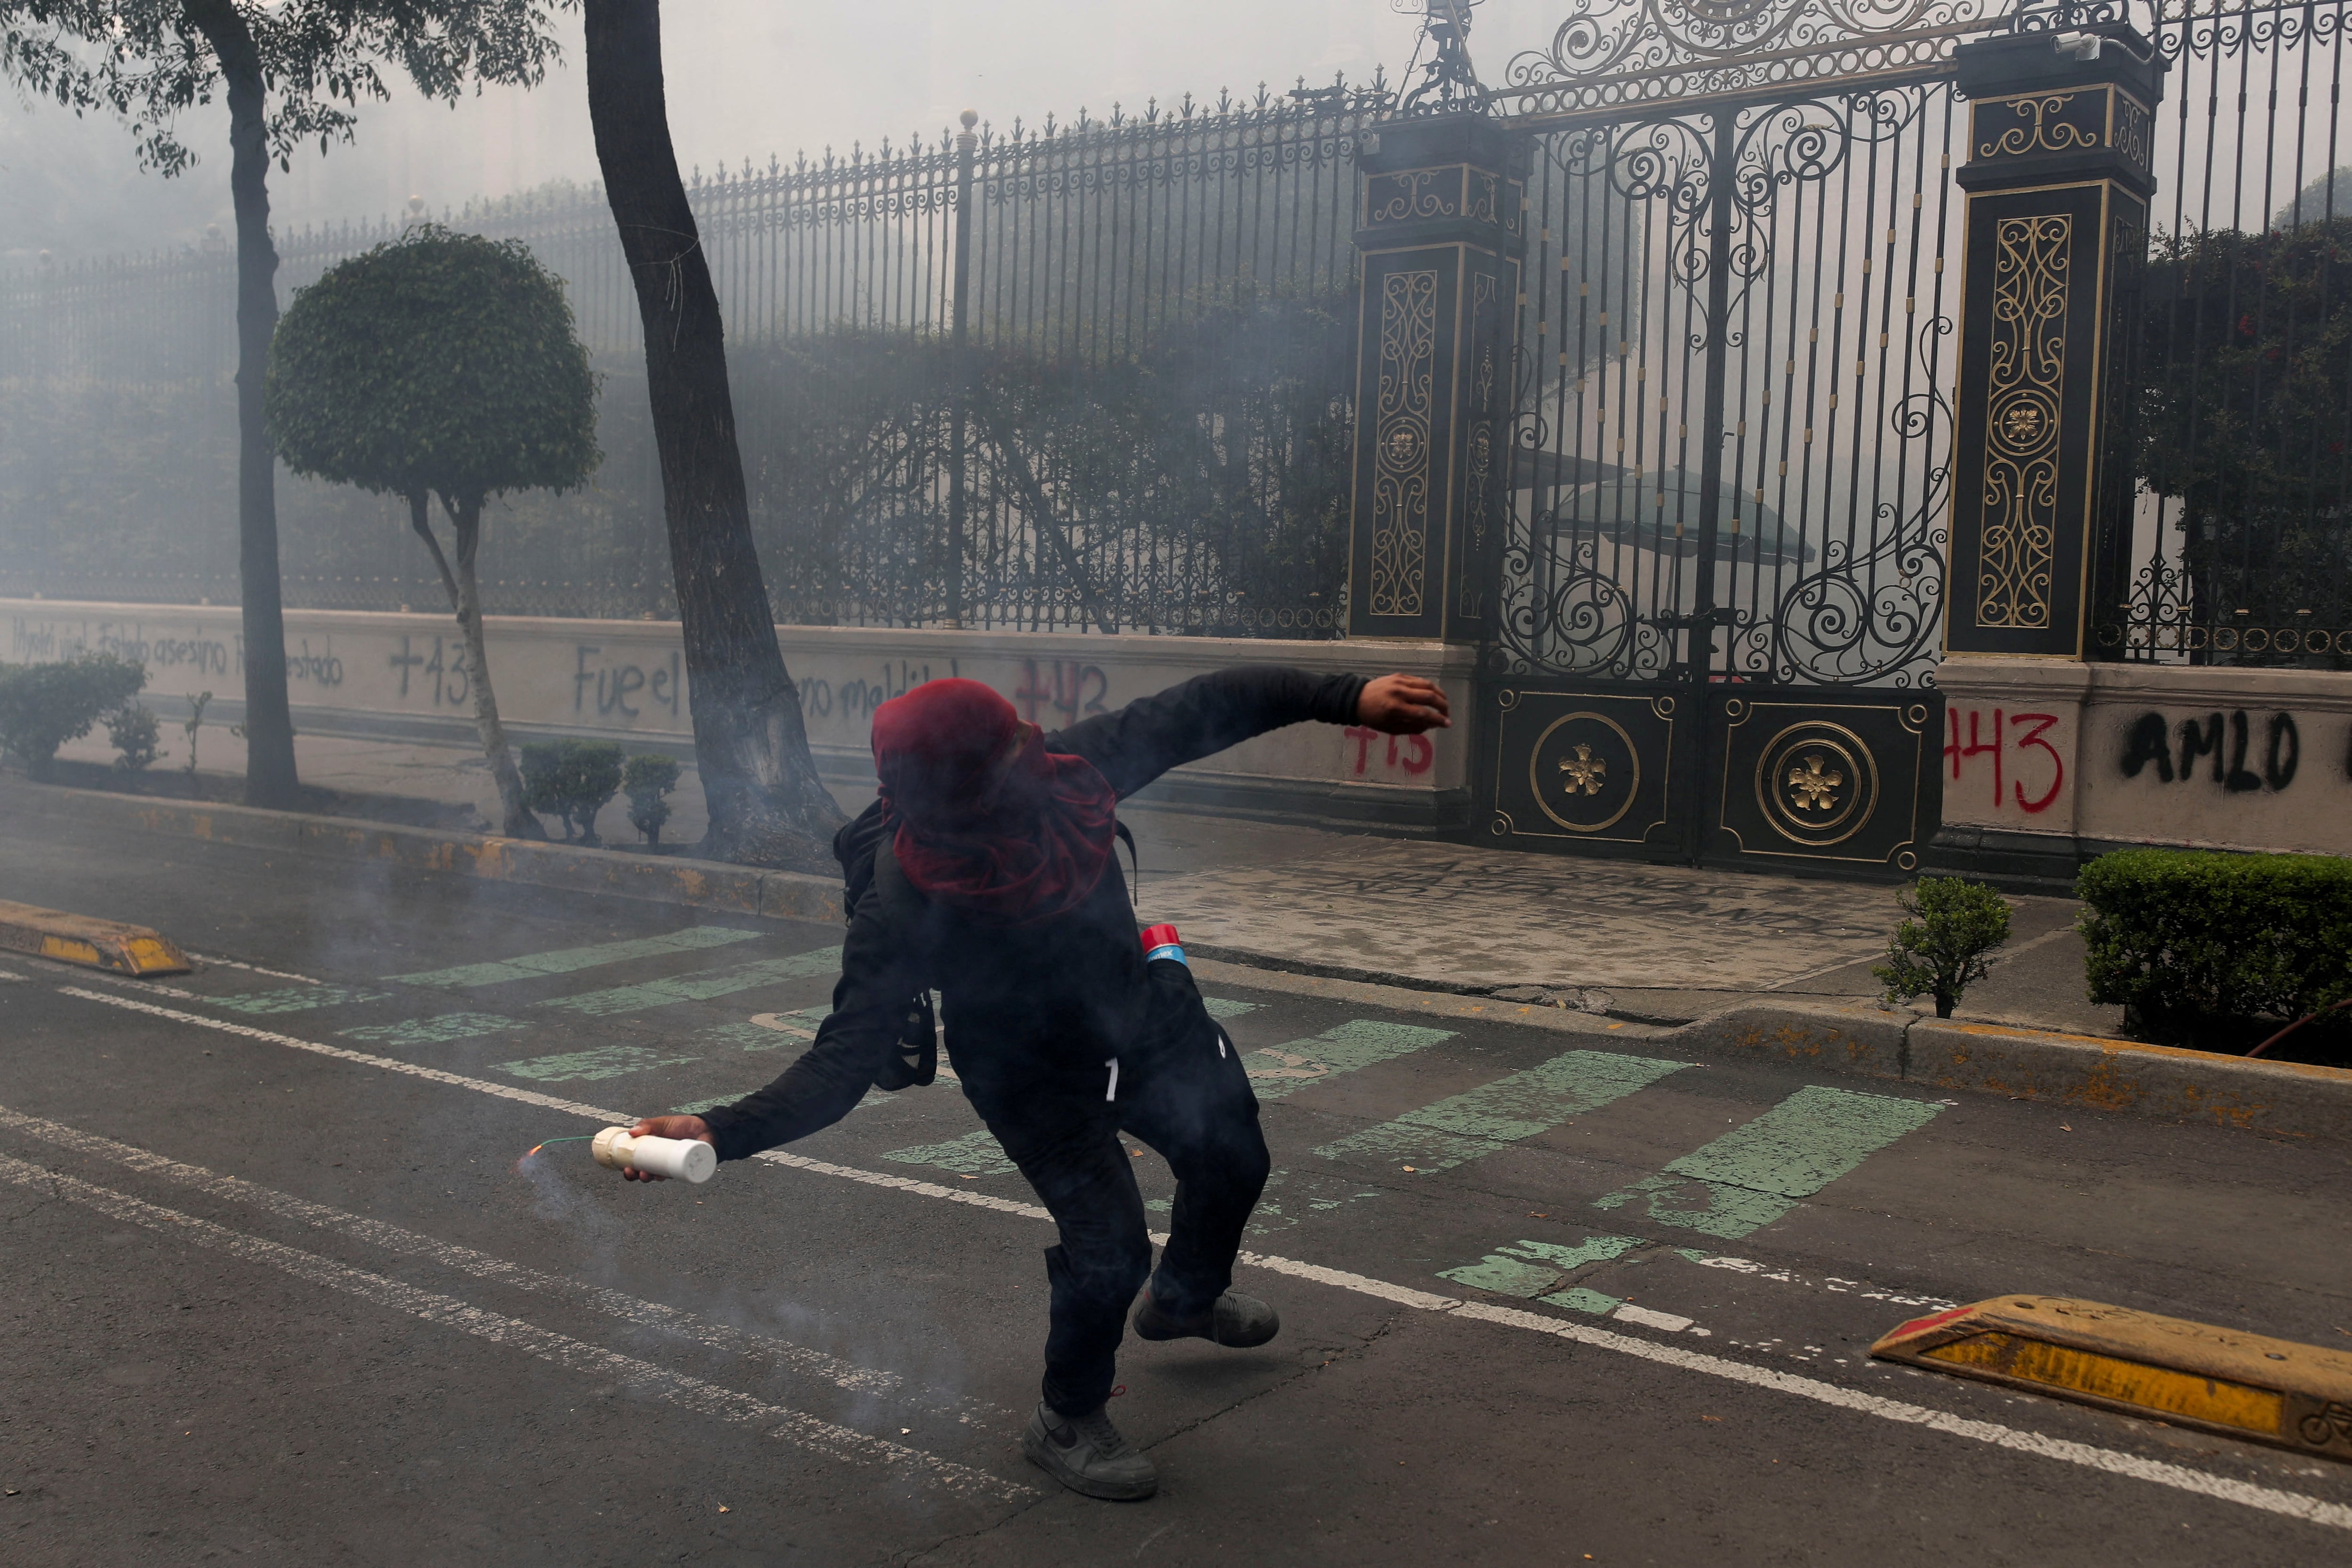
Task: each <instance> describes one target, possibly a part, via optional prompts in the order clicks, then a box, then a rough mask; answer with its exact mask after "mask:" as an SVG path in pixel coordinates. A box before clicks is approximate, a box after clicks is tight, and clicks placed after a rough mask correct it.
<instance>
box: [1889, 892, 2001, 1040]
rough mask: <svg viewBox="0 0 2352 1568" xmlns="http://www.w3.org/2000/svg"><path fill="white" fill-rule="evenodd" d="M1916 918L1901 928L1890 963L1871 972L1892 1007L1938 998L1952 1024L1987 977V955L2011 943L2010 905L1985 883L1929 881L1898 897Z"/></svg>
mask: <svg viewBox="0 0 2352 1568" xmlns="http://www.w3.org/2000/svg"><path fill="white" fill-rule="evenodd" d="M1896 897H1897V900H1898V902H1900V903H1901V904H1902V905H1903V913H1905V914H1906V915H1909V916H1911V918H1910V919H1908V920H1906V921H1905V922H1904V923H1903V924H1902V925H1898V926H1896V927H1895V935H1894V936H1893V937H1892V938H1891V939H1890V940H1889V941H1888V942H1887V944H1886V962H1885V963H1884V964H1881V965H1879V966H1877V967H1874V968H1873V969H1872V970H1871V971H1870V972H1871V973H1872V974H1873V975H1874V976H1876V977H1878V979H1879V980H1881V981H1882V982H1884V983H1885V987H1886V999H1887V1000H1888V1001H1890V1002H1907V1001H1909V1000H1910V999H1911V998H1914V997H1918V996H1933V997H1934V998H1936V1016H1937V1018H1939V1019H1948V1018H1950V1017H1951V1016H1952V1009H1953V1008H1954V1007H1956V1006H1958V1003H1959V999H1960V996H1961V993H1962V992H1964V991H1966V990H1967V989H1968V988H1969V986H1970V985H1971V984H1972V983H1974V982H1975V981H1978V980H1980V979H1982V978H1984V976H1985V970H1986V967H1987V965H1986V960H1985V955H1987V954H1988V953H1990V952H1991V951H1992V950H1993V949H1994V948H1996V947H1998V946H2000V945H2001V944H2002V943H2004V942H2006V941H2008V940H2009V901H2008V900H2007V899H2005V898H2003V897H2001V895H2000V894H1998V893H1995V892H1994V891H1993V890H1992V889H1991V888H1989V887H1987V886H1985V885H1984V884H1983V883H1975V882H1969V881H1968V880H1967V879H1965V878H1963V877H1957V876H1923V877H1921V878H1920V879H1919V880H1918V882H1917V883H1915V884H1914V885H1912V886H1911V887H1909V888H1906V889H1905V890H1904V891H1903V892H1902V893H1901V894H1897V895H1896Z"/></svg>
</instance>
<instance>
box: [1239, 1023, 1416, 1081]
mask: <svg viewBox="0 0 2352 1568" xmlns="http://www.w3.org/2000/svg"><path fill="white" fill-rule="evenodd" d="M1453 1038H1454V1030H1450V1029H1425V1028H1423V1026H1422V1025H1420V1024H1414V1023H1388V1022H1385V1021H1384V1020H1382V1019H1349V1020H1348V1021H1347V1022H1346V1023H1343V1024H1340V1025H1339V1026H1338V1027H1337V1028H1334V1029H1327V1030H1324V1031H1323V1032H1322V1033H1321V1034H1318V1035H1317V1036H1316V1037H1315V1038H1314V1039H1312V1040H1291V1041H1289V1042H1288V1043H1287V1044H1285V1045H1277V1046H1275V1047H1273V1048H1271V1049H1269V1050H1264V1051H1244V1052H1243V1053H1242V1065H1243V1066H1244V1067H1246V1068H1248V1069H1249V1076H1250V1087H1251V1088H1253V1089H1255V1090H1256V1091H1257V1097H1258V1098H1259V1099H1260V1100H1284V1099H1287V1098H1289V1097H1290V1096H1291V1095H1293V1094H1296V1093H1297V1092H1298V1091H1300V1090H1301V1089H1304V1088H1306V1087H1307V1085H1308V1084H1310V1083H1320V1082H1323V1081H1324V1080H1325V1079H1327V1078H1336V1077H1338V1076H1339V1074H1341V1073H1343V1072H1354V1071H1358V1070H1359V1069H1360V1068H1366V1067H1370V1066H1373V1065H1375V1064H1377V1063H1380V1062H1383V1061H1392V1060H1394V1059H1395V1058H1397V1057H1400V1056H1410V1055H1411V1054H1412V1053H1413V1052H1414V1051H1420V1050H1423V1049H1424V1048H1426V1047H1428V1046H1433V1045H1435V1044H1436V1043H1437V1042H1438V1041H1439V1040H1452V1039H1453Z"/></svg>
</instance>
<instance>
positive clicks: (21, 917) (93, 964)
mask: <svg viewBox="0 0 2352 1568" xmlns="http://www.w3.org/2000/svg"><path fill="white" fill-rule="evenodd" d="M0 947H5V948H7V949H9V950H11V951H13V952H17V953H30V954H32V955H33V956H36V957H39V958H55V959H57V960H58V962H59V963H64V964H83V965H87V966H88V967H90V968H93V969H109V970H111V971H113V972H114V973H115V974H118V975H132V976H142V977H143V976H147V975H184V974H186V973H187V972H188V971H189V970H190V969H191V968H193V967H194V966H193V965H191V964H190V963H189V962H188V960H187V956H186V955H185V954H184V953H182V952H181V951H180V949H179V948H178V947H177V946H174V945H173V941H172V939H171V938H170V937H168V936H163V935H161V934H160V933H158V932H154V931H150V930H149V929H147V927H145V926H144V925H124V924H123V923H122V922H121V921H120V920H94V919H92V918H90V917H89V915H68V914H65V913H64V912H63V911H61V910H56V909H38V908H36V907H34V906H33V905H32V904H10V903H8V902H7V901H6V900H5V899H0Z"/></svg>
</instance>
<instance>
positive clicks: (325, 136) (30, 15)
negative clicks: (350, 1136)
mask: <svg viewBox="0 0 2352 1568" xmlns="http://www.w3.org/2000/svg"><path fill="white" fill-rule="evenodd" d="M553 53H554V43H553V41H552V39H551V37H549V34H548V31H547V25H546V12H545V7H544V5H542V4H541V3H540V0H0V77H5V78H8V79H10V80H12V81H15V82H16V83H18V84H19V85H21V86H22V87H24V88H26V89H29V90H30V91H32V92H33V93H34V94H36V95H37V96H39V97H43V98H48V99H55V100H56V101H57V102H58V103H59V104H60V105H62V106H64V107H66V108H68V109H70V110H74V112H75V113H77V114H80V113H82V112H84V111H87V110H104V111H111V112H112V113H114V114H115V115H117V116H118V117H120V118H121V119H122V120H124V121H126V122H127V123H128V124H129V125H130V127H131V131H132V133H133V135H134V136H135V137H136V138H137V139H138V147H139V156H140V161H141V162H142V163H143V164H146V165H148V166H150V167H152V168H154V169H157V170H159V171H161V172H163V173H164V174H166V175H173V174H178V173H181V172H184V171H185V170H186V169H188V168H189V167H190V166H191V165H192V164H194V162H195V157H194V153H193V152H190V151H189V150H188V149H187V148H186V147H185V146H184V145H183V144H182V143H181V141H179V139H178V138H177V136H176V135H175V134H174V132H173V123H174V121H175V120H176V118H177V116H178V114H179V112H180V111H181V110H184V109H186V108H188V107H189V106H190V105H192V104H199V103H209V102H211V101H212V99H213V97H214V95H215V93H216V92H218V93H223V94H224V95H225V96H226V99H227V101H228V114H229V192H230V196H231V199H232V202H233V204H234V207H235V210H236V280H237V281H236V323H237V370H236V388H237V452H238V463H237V574H238V579H239V582H240V587H241V590H242V592H241V595H240V598H241V602H242V605H243V612H244V632H245V738H246V748H247V763H246V800H247V803H248V804H250V805H257V806H290V805H292V804H293V803H294V800H295V790H296V777H295V770H294V722H293V716H292V714H291V711H290V710H289V706H288V702H287V695H286V629H285V617H284V614H283V611H282V607H281V603H280V595H279V591H278V510H277V499H276V495H275V491H274V488H273V485H272V481H273V479H274V477H275V476H274V474H273V472H272V468H271V456H270V443H269V433H268V423H267V420H266V415H265V411H264V406H263V386H262V382H263V377H264V373H265V368H266V366H267V364H268V356H269V339H270V334H271V332H272V331H273V330H274V329H276V327H277V325H278V291H277V285H276V277H277V272H278V252H277V248H276V246H273V245H272V244H271V243H270V238H269V193H268V172H269V162H270V160H271V159H272V158H273V157H274V158H275V159H277V161H278V165H279V167H280V168H289V167H291V162H292V158H293V152H294V149H295V148H296V147H298V146H300V145H302V144H303V143H305V142H307V141H310V140H311V139H312V138H313V137H315V138H317V139H318V141H319V146H320V151H321V152H324V151H325V150H326V147H327V145H328V143H329V142H330V141H333V140H335V139H336V138H339V137H340V138H341V139H343V140H346V141H348V140H349V139H350V137H351V134H352V127H353V125H354V123H355V120H354V117H353V112H352V111H353V110H354V109H355V107H356V106H357V104H358V102H359V100H360V99H362V97H365V98H371V99H383V98H385V97H388V96H389V93H388V91H387V89H386V88H385V86H384V83H383V77H382V75H381V74H380V73H379V71H378V68H377V62H378V61H379V60H385V61H396V62H398V64H399V65H400V66H401V67H403V68H404V69H405V71H406V73H407V75H408V78H409V79H410V80H411V81H413V82H415V84H416V87H417V88H418V89H419V90H420V91H422V92H424V93H425V94H427V95H428V96H430V97H435V98H441V99H455V98H456V97H457V89H458V88H459V86H460V85H461V84H462V83H464V82H465V81H466V80H467V79H468V78H478V79H480V80H484V81H497V82H509V83H523V84H534V83H536V82H537V81H538V80H539V79H540V78H541V75H542V74H543V73H544V71H545V68H546V62H547V61H548V59H549V58H550V57H552V55H553Z"/></svg>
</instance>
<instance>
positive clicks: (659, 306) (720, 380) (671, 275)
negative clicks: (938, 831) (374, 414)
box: [585, 0, 842, 871]
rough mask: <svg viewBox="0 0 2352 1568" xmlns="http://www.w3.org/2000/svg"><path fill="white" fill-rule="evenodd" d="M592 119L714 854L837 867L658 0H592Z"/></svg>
mask: <svg viewBox="0 0 2352 1568" xmlns="http://www.w3.org/2000/svg"><path fill="white" fill-rule="evenodd" d="M585 11H586V22H587V54H588V118H589V120H590V121H591V123H592V124H593V126H594V128H595V133H596V159H597V162H598V163H599V164H600V165H601V166H602V169H603V172H604V193H605V198H606V200H607V201H608V202H610V204H611V205H612V209H613V219H614V223H615V224H617V225H619V227H620V233H621V248H622V250H623V251H624V252H625V254H626V256H627V257H628V261H629V276H630V277H631V278H632V279H633V280H634V281H635V285H636V291H637V312H638V315H639V317H640V318H641V319H643V321H644V323H645V333H646V392H647V395H648V398H649V400H650V401H651V402H652V405H653V423H654V441H655V444H656V447H657V449H658V450H659V452H660V454H661V470H662V505H663V511H664V513H665V515H666V517H667V521H668V525H669V555H670V570H671V573H672V575H673V576H674V577H675V578H676V580H677V614H678V621H679V623H680V631H681V632H683V634H684V639H685V643H686V673H687V683H688V684H687V690H688V696H689V698H690V699H691V701H692V705H693V709H694V754H695V763H696V766H697V767H698V768H699V769H700V770H701V775H702V792H703V797H704V799H705V800H706V801H707V802H708V804H709V811H710V830H709V834H708V835H707V836H706V837H705V838H704V839H703V841H702V852H703V853H704V854H706V855H709V856H712V857H714V858H718V859H723V860H731V861H742V862H751V863H753V864H758V865H773V866H788V867H793V868H801V869H810V870H824V871H831V870H832V869H834V868H833V860H832V854H831V843H830V840H831V838H832V834H833V831H834V830H835V828H836V827H838V826H839V825H840V823H841V821H842V815H841V809H840V808H839V807H838V806H837V805H835V803H834V800H833V797H832V796H830V795H828V794H826V793H825V790H824V785H823V783H822V782H820V781H819V779H817V775H816V764H815V761H814V758H811V757H810V755H809V748H808V732H807V730H806V728H805V727H804V726H803V723H802V720H801V707H800V694H799V692H798V691H797V690H796V689H795V688H794V687H793V681H792V676H791V675H790V674H787V673H786V672H785V670H784V659H783V653H782V651H781V650H780V649H779V648H778V647H777V645H776V628H775V622H774V618H773V615H772V612H771V611H770V609H769V607H768V593H767V588H766V585H765V584H764V583H763V582H762V581H761V576H760V560H759V557H758V554H757V553H756V552H755V551H754V549H753V548H752V544H751V508H750V506H749V504H748V502H747V501H746V499H745V497H744V489H743V460H742V455H741V454H740V452H739V451H738V450H737V448H736V444H735V409H734V403H733V400H732V398H731V396H730V392H729V390H728V383H727V346H726V340H725V329H724V327H723V325H722V323H721V321H720V319H719V297H718V295H717V293H716V292H715V291H714V290H713V289H712V287H711V286H710V265H709V259H708V258H707V257H706V256H704V255H703V252H702V242H701V238H700V235H698V232H697V230H696V227H695V222H694V213H693V210H692V209H691V208H690V207H688V205H687V200H686V187H685V185H684V183H682V182H681V181H680V180H679V179H678V174H677V153H676V152H675V151H674V150H673V148H672V147H671V144H670V137H669V110H668V105H667V99H665V97H664V93H663V88H662V57H661V6H660V4H659V0H586V5H585Z"/></svg>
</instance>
